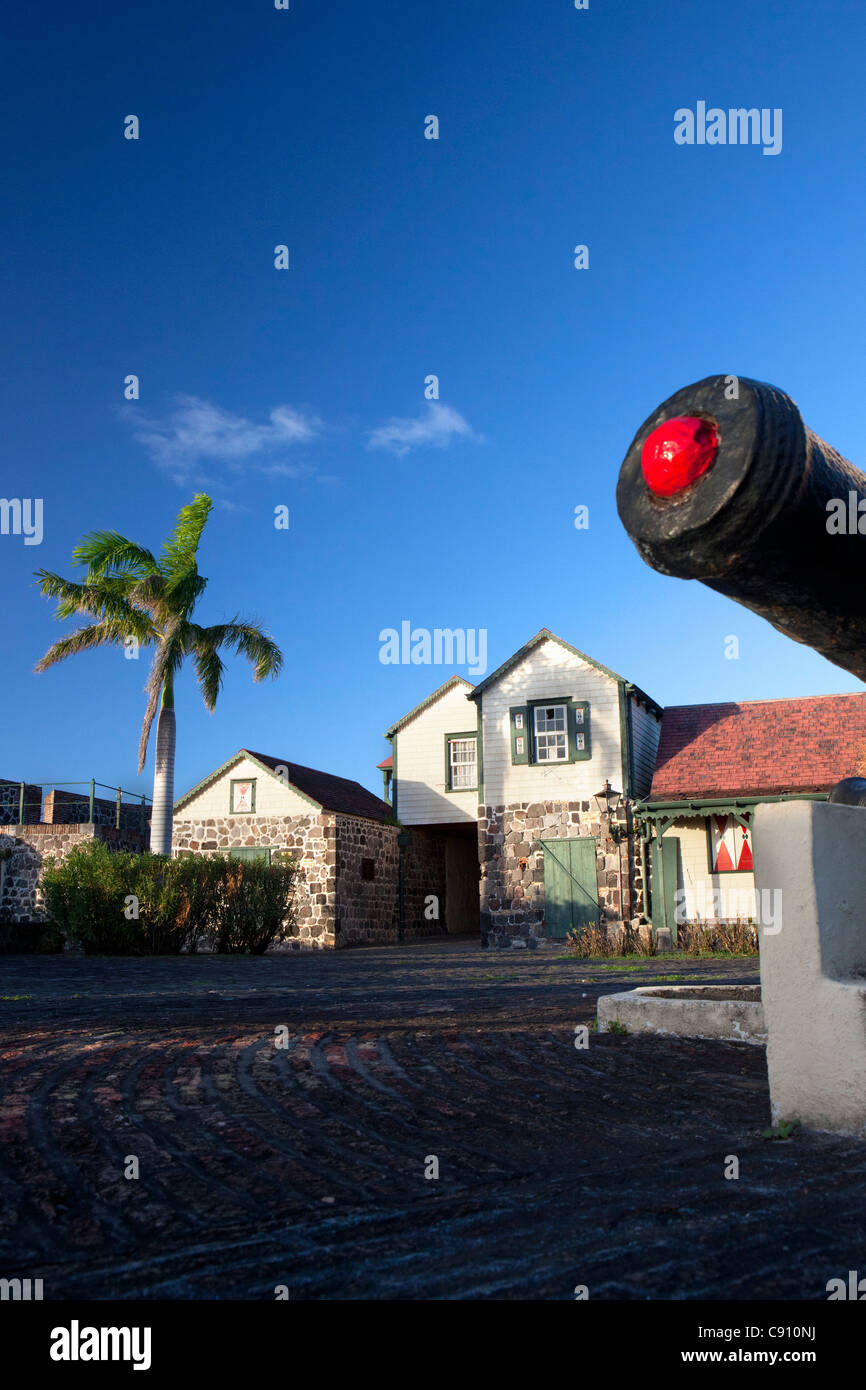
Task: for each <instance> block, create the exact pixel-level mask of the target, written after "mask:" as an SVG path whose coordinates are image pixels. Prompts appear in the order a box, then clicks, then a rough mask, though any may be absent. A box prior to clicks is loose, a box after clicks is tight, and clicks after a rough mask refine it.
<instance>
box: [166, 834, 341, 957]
mask: <svg viewBox="0 0 866 1390" xmlns="http://www.w3.org/2000/svg"><path fill="white" fill-rule="evenodd" d="M336 820H337V817H336V816H335V815H333V814H332V813H330V812H328V811H322V812H318V813H317V812H316V811H311V813H310V815H308V816H255V817H248V818H245V819H241V818H240V817H238V816H217V817H212V818H210V819H205V820H198V821H196V820H190V821H183V820H180V821H178V820H176V821H175V823H174V831H173V834H172V852H173V853H174V854H177V853H179V852H180V853H182V852H183V851H185V850H191V851H192V852H193V853H195V854H202V855H205V856H207V857H210V856H212V855H214V854H228V853H229V852H230V851H231V850H233V849H248V848H254V849H270V850H274V851H276V850H287V851H288V853H289V854H291V856H292V857H293V858H294V859H296V860H297V861H298V864H299V875H298V890H297V893H296V896H295V919H296V924H297V925H296V934H295V935H294V936H292V937H290V938H289V940H288V941H285V942H283V943H282V945H281V947H280V948H279V949H281V950H291V949H293V948H294V949H297V948H299V947H302V946H304V947H324V946H333V945H335V935H336V934H335V923H336V907H337V847H336V838H337V829H336Z"/></svg>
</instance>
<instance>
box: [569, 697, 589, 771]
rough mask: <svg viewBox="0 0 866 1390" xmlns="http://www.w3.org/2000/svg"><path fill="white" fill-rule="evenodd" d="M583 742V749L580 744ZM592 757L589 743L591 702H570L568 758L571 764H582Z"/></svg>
mask: <svg viewBox="0 0 866 1390" xmlns="http://www.w3.org/2000/svg"><path fill="white" fill-rule="evenodd" d="M581 738H582V740H583V747H582V748H581V747H579V743H580V741H581ZM591 757H592V749H591V748H590V742H589V701H588V700H569V702H568V758H569V762H572V763H582V762H585V761H586V760H587V759H588V758H591Z"/></svg>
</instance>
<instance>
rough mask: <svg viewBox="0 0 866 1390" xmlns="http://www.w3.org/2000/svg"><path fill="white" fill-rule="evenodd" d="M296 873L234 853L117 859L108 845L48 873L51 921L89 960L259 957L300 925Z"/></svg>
mask: <svg viewBox="0 0 866 1390" xmlns="http://www.w3.org/2000/svg"><path fill="white" fill-rule="evenodd" d="M296 880H297V867H296V865H295V863H294V862H293V861H292V860H291V859H284V860H283V862H279V863H274V864H272V865H269V864H266V863H264V862H260V861H247V860H244V861H236V860H233V859H229V858H228V856H227V855H215V856H214V857H213V858H207V859H206V858H203V857H202V856H199V855H194V854H186V855H183V856H181V857H180V858H177V859H170V858H168V857H167V856H166V855H160V854H150V853H146V854H129V853H125V852H119V853H116V854H112V853H111V852H110V850H109V849H108V846H107V845H105V844H104V843H103V842H102V841H101V840H92V841H90V842H89V843H88V844H86V845H81V846H78V847H76V848H75V849H74V850H71V851H70V853H69V854H68V855H67V856H66V857H65V858H64V859H63V860H61V861H60V862H59V863H54V864H48V865H46V867H45V868H44V870H43V875H42V891H43V895H44V898H45V905H46V910H47V912H48V916H49V919H50V921H51V922H52V923H54V924H55V926H56V927H57V928H59V929H60V930H61V931H62V932H63V933H64V934H65V935H66V936H67V937H68V938H69V939H70V940H71V941H73V942H76V943H77V944H78V945H80V946H81V947H82V948H83V949H84V951H85V952H86V953H87V954H88V955H176V954H178V953H179V952H181V951H188V952H195V951H196V950H197V949H198V948H199V947H200V946H202V945H204V944H207V945H208V946H210V947H212V948H213V949H215V950H217V951H223V952H229V953H236V952H245V953H246V952H249V953H251V954H254V955H255V954H261V953H262V952H263V951H265V950H266V949H267V947H268V945H269V944H270V942H271V941H274V940H275V941H284V940H285V939H286V938H287V937H288V936H289V935H291V932H292V928H293V926H294V911H293V905H294V892H295V884H296Z"/></svg>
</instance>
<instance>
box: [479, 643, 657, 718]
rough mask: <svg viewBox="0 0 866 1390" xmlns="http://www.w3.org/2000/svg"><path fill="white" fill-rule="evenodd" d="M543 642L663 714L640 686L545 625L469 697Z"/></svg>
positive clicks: (494, 680) (499, 677)
mask: <svg viewBox="0 0 866 1390" xmlns="http://www.w3.org/2000/svg"><path fill="white" fill-rule="evenodd" d="M542 642H556V643H557V645H558V646H560V647H563V648H564V649H565V651H567V652H571V654H572V656H578V657H580V659H581V661H585V662H586V664H587V665H588V666H594V667H595V669H596V671H601V673H602V675H605V676H609V677H610V679H611V680H613V681H622V682H623V684H624V685H625V686H627V688H628V689H629V690H630V691H631V692H632V694H634V695H635V696H636V697H637V699H638V700H640V701H642V702H643V703H644V704H645V705H647V706H648V707H649V708H650V709H653V710H655V711H656V713H657V714H661V712H662V711H661V705H659V704H657V703H656V701H655V700H653V699H652V698H651V696H649V695H647V694H645V692H644V691H643V690H641V689H640V687H639V686H636V685H633V684H632V682H631V681H627V680H626V679H625V677H624V676H618V675H617V673H616V671H611V670H610V668H609V667H607V666H602V664H601V662H600V661H595V660H594V658H593V657H591V656H587V654H586V652H582V651H580V649H579V648H578V647H573V646H572V645H571V643H570V642H565V641H564V640H563V639H562V638H561V637H557V635H556V633H555V632H551V631H550V629H549V628H546V627H543V628H542V629H541V631H540V632H536V634H535V636H534V637H530V639H529V641H528V642H527V643H526V644H525V645H524V646H522V647H521V648H520V650H519V651H516V652H515V653H514V655H513V656H510V657H509V658H508V660H507V661H503V663H502V665H501V666H497V668H496V670H495V671H491V673H490V675H489V676H487V677H485V679H484V680H483V681H480V682H479V684H478V685H476V687H475V689H474V691H473V692H472V694H471V695H470V696H469V699H470V700H477V699H478V696H479V695H481V694H482V693H483V692H484V691H485V690H487V689H488V688H489V686H491V685H494V684H495V683H496V681H498V680H501V679H502V677H503V676H504V675H506V674H507V672H508V671H510V670H511V669H512V667H514V666H516V665H517V663H518V662H519V661H522V660H523V658H524V657H525V656H528V655H529V653H530V652H531V651H533V650H534V649H535V648H536V647H537V646H539V645H540V644H541V643H542Z"/></svg>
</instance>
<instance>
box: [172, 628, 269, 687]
mask: <svg viewBox="0 0 866 1390" xmlns="http://www.w3.org/2000/svg"><path fill="white" fill-rule="evenodd" d="M189 627H190V630H191V631H193V632H198V633H200V634H201V638H200V639H199V640H201V641H202V642H204V643H206V644H209V645H210V646H212V647H214V648H215V649H217V650H218V649H219V648H220V647H225V648H227V649H228V650H229V651H235V652H237V653H238V655H239V656H245V657H246V659H247V661H250V662H252V663H253V665H254V668H255V669H254V671H253V680H257V681H261V680H264V679H265V677H266V676H278V675H279V673H280V671H281V669H282V665H283V654H282V652H281V651H280V649H279V647H278V646H277V644H276V642H275V641H274V640H273V638H271V637H269V636H268V634H267V633H266V632H264V631H263V630H262V629H261V628H260V627H259V625H258V623H252V622H248V621H246V620H245V619H243V618H237V617H235V618H233V619H232V620H231V622H228V623H216V624H215V625H214V626H213V627H205V628H199V627H198V624H197V623H190V624H189Z"/></svg>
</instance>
